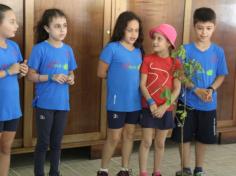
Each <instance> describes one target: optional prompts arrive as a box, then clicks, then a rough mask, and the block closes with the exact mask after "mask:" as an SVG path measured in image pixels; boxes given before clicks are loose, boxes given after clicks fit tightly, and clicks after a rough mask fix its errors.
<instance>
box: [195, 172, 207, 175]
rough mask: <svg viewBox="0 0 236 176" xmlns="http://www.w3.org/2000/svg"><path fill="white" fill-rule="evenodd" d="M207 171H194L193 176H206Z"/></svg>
mask: <svg viewBox="0 0 236 176" xmlns="http://www.w3.org/2000/svg"><path fill="white" fill-rule="evenodd" d="M205 175H206V174H205V172H197V173H194V174H193V176H205Z"/></svg>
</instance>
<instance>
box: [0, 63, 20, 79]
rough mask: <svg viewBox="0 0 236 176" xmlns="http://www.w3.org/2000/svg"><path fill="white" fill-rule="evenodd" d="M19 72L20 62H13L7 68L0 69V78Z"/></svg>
mask: <svg viewBox="0 0 236 176" xmlns="http://www.w3.org/2000/svg"><path fill="white" fill-rule="evenodd" d="M18 73H20V64H19V63H15V64H12V65H11V66H10V67H9V68H8V69H7V70H1V71H0V78H4V77H6V76H8V75H9V76H11V75H16V74H18Z"/></svg>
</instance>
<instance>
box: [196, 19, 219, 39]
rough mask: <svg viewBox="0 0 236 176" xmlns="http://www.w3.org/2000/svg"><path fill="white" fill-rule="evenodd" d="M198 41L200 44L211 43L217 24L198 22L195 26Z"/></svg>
mask: <svg viewBox="0 0 236 176" xmlns="http://www.w3.org/2000/svg"><path fill="white" fill-rule="evenodd" d="M194 30H195V33H196V36H197V40H198V41H200V42H209V41H211V36H212V34H213V32H214V31H215V24H214V23H213V22H210V21H209V22H197V23H196V24H195V26H194Z"/></svg>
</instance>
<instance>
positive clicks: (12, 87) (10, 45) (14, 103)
mask: <svg viewBox="0 0 236 176" xmlns="http://www.w3.org/2000/svg"><path fill="white" fill-rule="evenodd" d="M6 44H7V48H0V70H6V69H8V68H9V67H10V66H11V65H12V64H15V63H19V62H21V61H22V55H21V52H20V48H19V46H18V44H17V43H15V42H14V41H12V40H8V39H7V40H6ZM21 116H22V113H21V108H20V95H19V84H18V75H12V76H7V77H4V78H0V121H8V120H12V119H18V118H20V117H21Z"/></svg>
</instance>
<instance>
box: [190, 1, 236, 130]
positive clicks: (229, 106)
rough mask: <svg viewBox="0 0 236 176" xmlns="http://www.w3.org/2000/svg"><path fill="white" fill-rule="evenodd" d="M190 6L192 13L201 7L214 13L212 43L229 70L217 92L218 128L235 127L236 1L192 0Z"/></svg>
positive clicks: (192, 36)
mask: <svg viewBox="0 0 236 176" xmlns="http://www.w3.org/2000/svg"><path fill="white" fill-rule="evenodd" d="M192 6H193V8H192V13H193V12H194V10H195V9H196V8H199V7H203V6H206V7H211V8H212V9H214V10H215V12H216V15H217V27H216V31H215V33H214V35H213V42H216V43H217V44H219V45H220V46H222V47H223V48H224V50H225V54H226V60H227V63H228V69H229V75H228V76H227V77H226V80H225V82H224V84H223V86H222V87H221V88H220V89H219V91H218V120H219V125H220V126H222V125H223V126H227V125H233V124H234V125H236V123H235V120H236V114H235V110H236V104H235V98H236V96H235V88H236V87H235V80H236V74H235V73H236V72H235V71H236V60H235V51H236V45H235V41H236V21H235V18H236V11H235V8H236V0H230V1H228V0H221V1H215V0H208V1H204V0H193V4H192ZM229 14H230V15H229ZM191 25H192V22H191ZM190 39H191V40H193V39H194V34H193V25H192V27H191V33H190ZM221 121H222V123H221Z"/></svg>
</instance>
